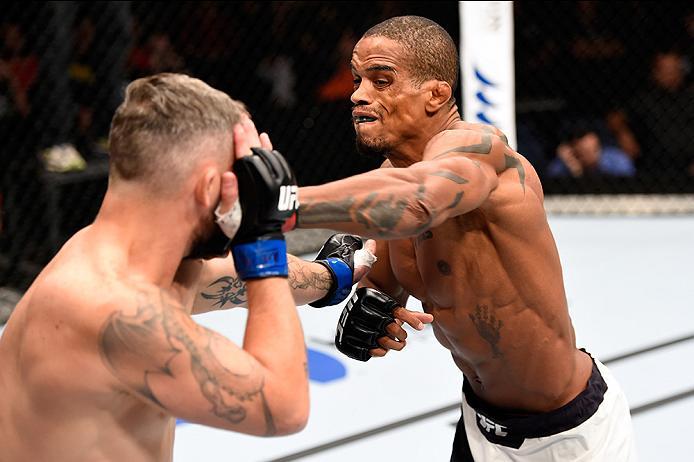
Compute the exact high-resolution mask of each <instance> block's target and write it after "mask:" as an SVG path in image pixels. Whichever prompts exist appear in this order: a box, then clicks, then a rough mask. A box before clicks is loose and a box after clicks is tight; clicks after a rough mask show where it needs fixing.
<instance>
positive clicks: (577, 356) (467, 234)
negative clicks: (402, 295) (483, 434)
mask: <svg viewBox="0 0 694 462" xmlns="http://www.w3.org/2000/svg"><path fill="white" fill-rule="evenodd" d="M427 233H429V234H426V233H425V234H423V235H422V236H419V237H417V238H412V239H406V240H399V241H390V243H389V248H390V250H389V253H390V259H391V266H392V268H393V272H394V275H395V277H396V279H397V280H398V282H399V283H400V284H401V285H402V287H403V288H404V289H405V290H406V291H407V292H408V293H410V294H411V295H413V296H414V297H416V298H418V299H419V300H420V301H421V302H422V306H423V307H424V310H425V311H426V312H428V313H431V314H432V315H433V316H434V322H433V329H434V333H435V335H436V338H437V340H438V341H439V342H440V343H441V345H443V346H444V347H446V348H447V349H448V350H450V351H451V354H452V356H453V360H454V362H455V363H456V365H457V366H458V368H459V369H460V370H461V371H462V372H463V374H464V375H465V377H466V378H467V380H468V381H469V383H470V385H471V386H472V388H473V390H474V391H475V393H476V394H477V395H478V396H479V397H480V398H482V399H483V400H485V401H487V402H488V403H490V404H492V405H494V406H497V407H501V408H505V409H512V410H520V411H525V412H547V411H550V410H553V409H556V408H558V407H561V406H562V405H564V404H566V403H567V402H569V401H570V400H571V399H573V398H574V397H575V396H576V395H577V394H578V393H580V392H581V391H582V390H583V389H584V388H585V386H586V384H587V381H588V378H589V376H590V372H591V370H592V363H591V360H590V358H589V357H588V355H586V354H585V353H583V352H581V351H580V350H577V349H576V347H575V340H574V332H573V327H572V326H571V321H570V319H569V315H568V310H567V307H566V302H565V297H564V293H563V284H562V283H561V269H560V268H559V267H558V261H557V262H542V261H540V262H537V263H538V264H539V266H538V268H537V271H533V269H535V268H533V267H532V265H530V267H527V268H525V270H526V271H525V272H524V273H518V274H509V271H507V270H506V269H505V264H504V263H505V262H504V261H503V260H502V257H501V256H500V255H504V256H505V257H506V258H508V257H509V256H511V257H512V261H517V259H522V258H524V257H526V256H527V255H523V251H525V250H527V251H528V252H530V254H532V255H536V254H538V255H540V257H539V258H542V256H543V255H546V254H547V253H546V252H542V250H541V249H540V250H539V251H538V252H536V251H537V250H538V249H524V250H523V251H520V252H517V253H516V254H515V255H513V253H512V252H508V250H509V249H501V250H502V251H500V249H499V248H498V247H497V246H499V245H503V244H500V242H498V241H503V239H497V240H496V241H495V239H494V238H495V237H494V236H491V235H490V231H489V227H488V226H486V224H485V223H484V220H483V219H480V217H479V216H477V217H475V216H474V215H472V216H466V217H465V218H463V217H457V218H455V219H451V220H448V221H447V222H446V223H444V224H443V225H441V226H439V227H437V228H434V229H432V230H429V231H427ZM552 242H553V241H552ZM551 263H556V265H557V266H556V267H553V265H552V264H551ZM553 270H556V271H553ZM555 273H556V274H555ZM519 274H521V275H520V276H519ZM512 277H514V279H512ZM557 277H558V279H559V281H558V283H556V282H555V281H552V279H553V278H557ZM553 283H554V284H553ZM542 285H545V286H547V288H546V289H545V291H544V293H542V292H541V291H539V290H527V289H526V290H525V291H523V290H518V289H517V287H522V288H528V287H530V288H533V289H536V288H537V287H538V286H542ZM526 292H528V293H526Z"/></svg>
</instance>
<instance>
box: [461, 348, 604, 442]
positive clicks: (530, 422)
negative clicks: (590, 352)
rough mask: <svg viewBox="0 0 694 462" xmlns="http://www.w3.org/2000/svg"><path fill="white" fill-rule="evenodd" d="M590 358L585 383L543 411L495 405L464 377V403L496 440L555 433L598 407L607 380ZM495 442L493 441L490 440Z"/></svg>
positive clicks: (581, 421) (584, 419) (478, 422)
mask: <svg viewBox="0 0 694 462" xmlns="http://www.w3.org/2000/svg"><path fill="white" fill-rule="evenodd" d="M591 360H592V361H593V370H592V372H591V375H590V379H588V386H587V387H586V388H585V390H583V391H582V392H581V393H579V394H578V396H576V397H575V398H574V399H572V400H571V401H570V402H568V403H566V404H565V405H564V406H562V407H560V408H559V409H555V410H554V411H550V412H543V413H532V414H526V413H515V412H509V411H508V410H505V409H501V408H497V407H495V406H493V405H491V404H489V403H487V402H485V401H483V400H482V399H481V398H479V397H478V396H477V395H476V394H475V392H474V390H473V389H472V387H471V386H470V384H469V382H468V381H467V379H465V380H464V381H463V393H464V395H465V400H466V401H467V403H468V404H469V405H470V407H472V408H473V409H474V410H475V411H476V412H477V419H476V420H477V426H478V427H479V429H480V431H481V432H482V433H483V434H484V435H485V436H487V439H489V437H490V436H492V437H493V439H497V438H498V439H500V441H498V442H499V443H501V444H503V442H504V441H508V440H509V439H517V438H540V437H544V436H551V435H556V434H557V433H561V432H563V431H566V430H570V429H572V428H575V427H577V426H579V425H580V424H582V423H583V422H585V421H586V420H588V419H589V418H590V417H591V416H592V415H593V414H595V412H596V411H597V410H598V407H600V404H602V401H603V399H604V397H605V392H606V391H607V384H606V383H605V380H604V379H603V377H602V374H600V371H599V370H598V366H597V365H596V364H595V360H594V359H593V357H592V356H591ZM493 442H497V441H493Z"/></svg>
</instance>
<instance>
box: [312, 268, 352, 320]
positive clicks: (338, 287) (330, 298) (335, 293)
mask: <svg viewBox="0 0 694 462" xmlns="http://www.w3.org/2000/svg"><path fill="white" fill-rule="evenodd" d="M316 263H321V264H323V265H324V266H326V267H327V268H328V269H329V270H330V272H331V273H332V275H333V287H332V288H331V289H330V292H328V294H327V295H326V296H325V297H323V298H321V299H320V300H317V301H315V302H314V303H310V305H311V306H313V307H316V308H320V307H323V306H330V305H337V304H338V303H340V302H341V301H343V300H344V299H346V298H347V297H349V294H350V293H351V292H352V285H353V282H352V278H353V273H352V269H351V268H350V267H349V265H348V264H347V263H345V262H344V260H341V259H339V258H333V257H331V258H326V259H325V260H317V261H316Z"/></svg>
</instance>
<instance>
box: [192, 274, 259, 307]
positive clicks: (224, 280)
mask: <svg viewBox="0 0 694 462" xmlns="http://www.w3.org/2000/svg"><path fill="white" fill-rule="evenodd" d="M215 284H220V287H219V289H218V290H217V292H214V293H207V292H201V293H200V295H201V296H202V297H203V298H206V299H208V300H216V301H215V302H214V303H213V304H212V306H216V305H219V309H220V310H221V309H224V308H225V306H224V305H225V304H226V303H231V305H232V306H240V305H245V304H246V302H247V301H248V297H247V296H246V284H244V282H243V281H242V280H241V279H239V278H235V277H232V276H223V277H221V278H219V279H217V280H216V281H214V282H213V283H212V284H210V285H209V286H207V287H212V286H214V285H215Z"/></svg>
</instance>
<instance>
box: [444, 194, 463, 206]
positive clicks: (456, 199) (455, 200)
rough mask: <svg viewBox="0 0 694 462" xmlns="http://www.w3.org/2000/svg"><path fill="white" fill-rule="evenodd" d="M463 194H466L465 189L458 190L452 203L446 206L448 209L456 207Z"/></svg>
mask: <svg viewBox="0 0 694 462" xmlns="http://www.w3.org/2000/svg"><path fill="white" fill-rule="evenodd" d="M463 194H464V193H463V191H460V192H458V193H457V194H456V195H455V197H454V198H453V202H451V205H449V206H448V207H446V210H448V209H454V208H456V207H457V206H458V204H459V203H460V200H461V199H462V198H463Z"/></svg>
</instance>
